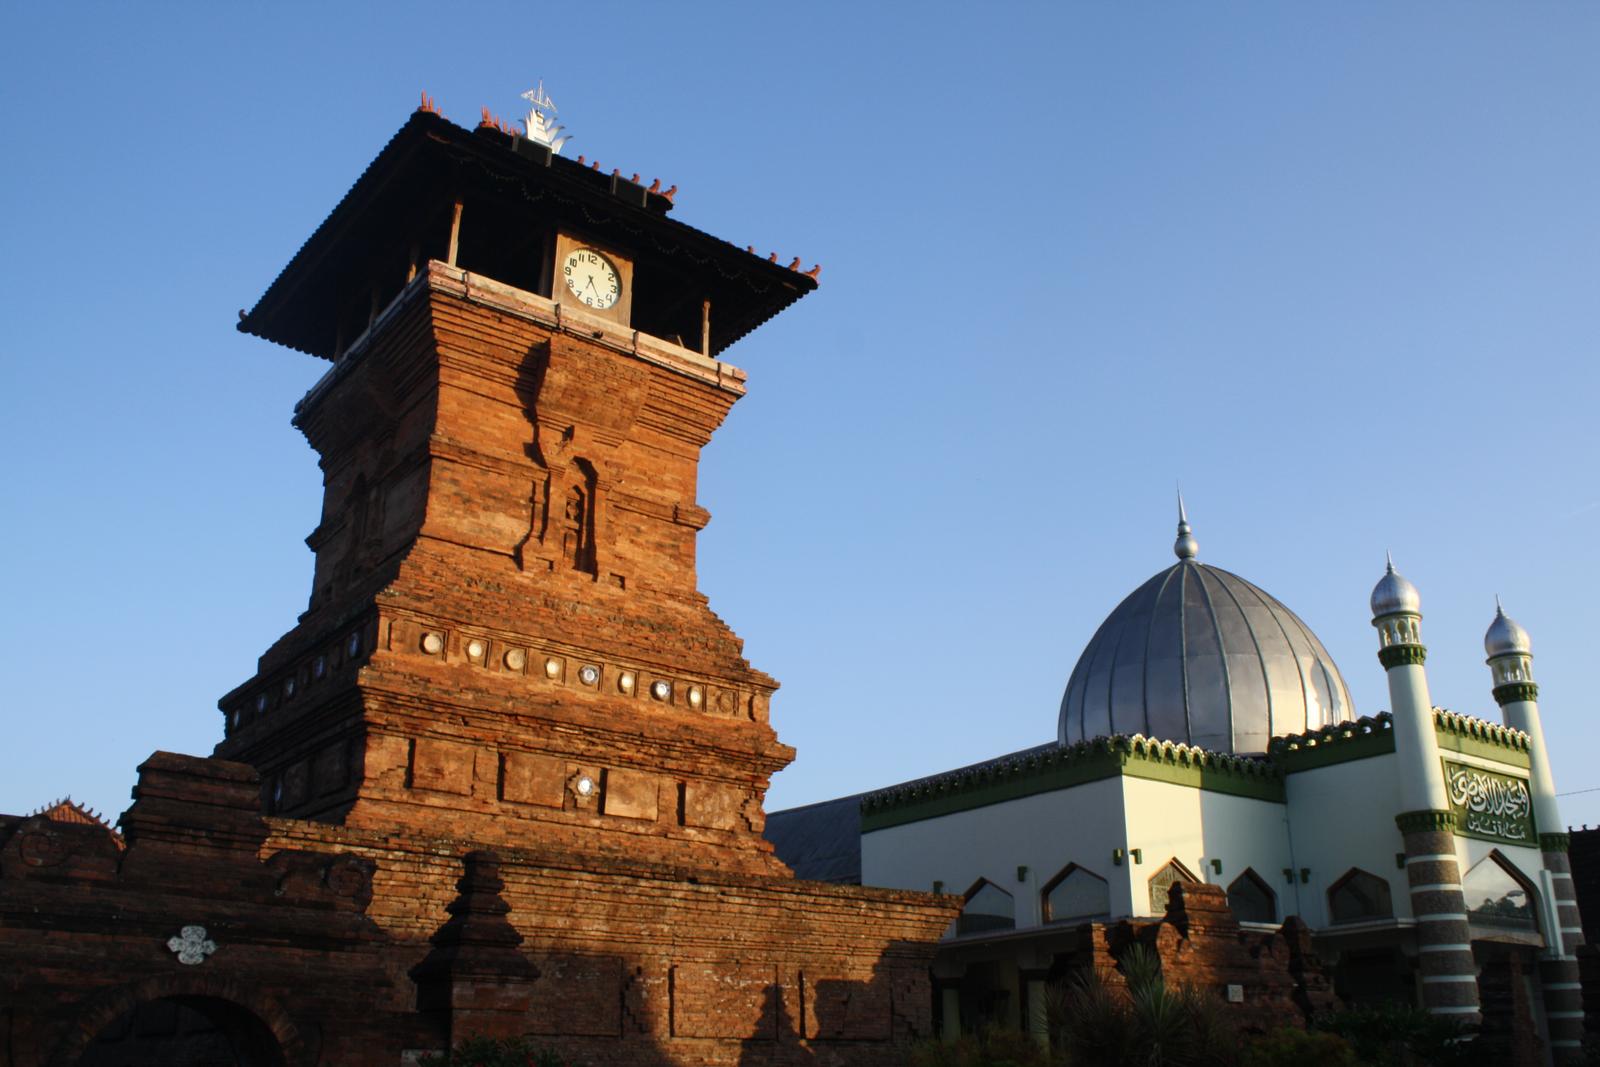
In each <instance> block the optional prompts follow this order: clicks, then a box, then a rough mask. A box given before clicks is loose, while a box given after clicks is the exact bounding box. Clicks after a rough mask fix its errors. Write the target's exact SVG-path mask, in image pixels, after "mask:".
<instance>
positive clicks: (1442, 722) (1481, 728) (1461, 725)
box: [1433, 708, 1531, 767]
mask: <svg viewBox="0 0 1600 1067" xmlns="http://www.w3.org/2000/svg"><path fill="white" fill-rule="evenodd" d="M1433 727H1434V732H1435V734H1436V735H1437V737H1438V738H1439V748H1440V749H1441V750H1443V751H1446V752H1459V753H1461V754H1462V755H1464V756H1477V757H1478V758H1479V759H1486V760H1494V761H1495V762H1496V763H1504V764H1506V765H1508V766H1512V767H1527V766H1528V746H1529V745H1530V744H1531V742H1530V740H1529V738H1528V735H1527V734H1525V733H1523V732H1522V731H1521V730H1513V729H1511V728H1510V727H1508V726H1502V725H1500V724H1499V723H1497V722H1489V721H1488V720H1486V719H1476V718H1473V717H1472V716H1471V715H1457V714H1456V713H1455V712H1453V711H1446V710H1445V709H1444V708H1434V709H1433Z"/></svg>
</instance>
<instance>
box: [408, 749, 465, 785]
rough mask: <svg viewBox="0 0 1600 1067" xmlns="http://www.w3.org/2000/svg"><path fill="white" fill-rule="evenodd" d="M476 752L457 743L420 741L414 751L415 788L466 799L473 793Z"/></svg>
mask: <svg viewBox="0 0 1600 1067" xmlns="http://www.w3.org/2000/svg"><path fill="white" fill-rule="evenodd" d="M475 754H476V753H475V750H474V749H473V747H472V746H471V745H463V744H461V743H460V742H457V741H441V740H439V739H437V738H430V737H419V738H417V740H416V741H415V742H414V743H413V744H412V747H411V776H410V777H411V788H413V789H432V790H436V791H438V792H440V793H457V794H460V795H466V794H469V793H471V792H472V762H473V756H474V755H475Z"/></svg>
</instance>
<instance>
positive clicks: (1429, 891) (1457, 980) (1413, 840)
mask: <svg viewBox="0 0 1600 1067" xmlns="http://www.w3.org/2000/svg"><path fill="white" fill-rule="evenodd" d="M1372 625H1373V626H1375V627H1376V628H1377V630H1378V661H1379V662H1380V663H1382V664H1383V667H1384V671H1385V672H1386V673H1387V675H1388V679H1389V702H1390V711H1391V714H1392V715H1393V717H1394V752H1395V757H1396V759H1397V760H1398V761H1399V767H1398V770H1399V779H1400V805H1401V809H1402V810H1401V811H1400V813H1399V814H1398V815H1396V816H1395V820H1394V821H1395V824H1396V825H1397V826H1399V828H1400V833H1401V836H1402V838H1403V839H1404V841H1405V855H1406V879H1407V884H1408V885H1409V887H1410V890H1411V914H1412V915H1413V916H1414V917H1415V918H1416V920H1417V951H1418V960H1417V966H1418V970H1420V971H1421V973H1422V1006H1423V1007H1424V1008H1425V1009H1427V1010H1428V1011H1429V1012H1432V1013H1433V1014H1435V1015H1448V1016H1450V1017H1451V1018H1453V1019H1457V1020H1460V1021H1461V1022H1464V1023H1476V1022H1478V1021H1479V1018H1480V1016H1479V1010H1478V969H1477V965H1476V964H1475V963H1474V962H1473V959H1472V943H1471V942H1472V934H1471V930H1470V928H1469V926H1468V923H1467V902H1466V898H1465V897H1464V896H1463V895H1462V892H1461V864H1460V860H1459V858H1458V856H1457V853H1456V838H1455V816H1454V815H1453V814H1452V812H1451V811H1450V802H1449V794H1448V793H1447V792H1446V790H1445V783H1444V767H1443V765H1442V764H1441V763H1440V761H1439V739H1438V735H1437V734H1436V733H1435V732H1434V720H1433V702H1432V701H1431V699H1430V698H1429V696H1428V677H1427V674H1426V673H1425V672H1424V670H1423V667H1422V664H1423V661H1424V660H1426V659H1427V657H1428V650H1427V648H1426V647H1425V646H1424V645H1423V643H1422V597H1421V596H1420V595H1419V594H1418V593H1417V587H1416V586H1414V585H1412V584H1411V583H1410V582H1408V581H1406V580H1405V578H1403V577H1401V576H1400V574H1399V573H1398V572H1396V571H1395V569H1394V560H1393V559H1390V560H1389V561H1388V568H1387V570H1386V571H1385V572H1384V575H1383V577H1382V578H1381V579H1380V580H1379V581H1378V584H1377V587H1376V588H1374V589H1373V590H1372Z"/></svg>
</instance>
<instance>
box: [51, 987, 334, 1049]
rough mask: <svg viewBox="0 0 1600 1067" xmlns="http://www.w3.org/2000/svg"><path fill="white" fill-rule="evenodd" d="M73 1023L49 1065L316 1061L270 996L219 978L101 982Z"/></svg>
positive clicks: (306, 1044)
mask: <svg viewBox="0 0 1600 1067" xmlns="http://www.w3.org/2000/svg"><path fill="white" fill-rule="evenodd" d="M75 1023H76V1024H75V1025H74V1026H72V1027H71V1029H70V1030H69V1032H68V1034H67V1035H66V1036H65V1039H64V1040H63V1041H62V1042H61V1044H60V1045H59V1046H58V1047H57V1050H56V1054H55V1055H54V1056H53V1057H52V1058H51V1060H50V1065H51V1067H105V1065H108V1064H112V1063H116V1064H140V1065H143V1064H146V1063H148V1064H150V1065H152V1067H153V1065H155V1064H161V1065H162V1067H189V1065H191V1064H192V1065H194V1067H201V1065H204V1067H213V1065H216V1064H224V1065H227V1067H311V1064H313V1063H314V1062H315V1057H314V1055H313V1052H314V1050H313V1049H310V1048H309V1047H308V1042H307V1041H306V1039H305V1037H304V1035H303V1034H301V1032H300V1030H299V1028H298V1027H296V1026H295V1025H294V1023H293V1021H292V1020H291V1019H290V1018H289V1016H288V1013H287V1012H285V1011H284V1010H283V1008H282V1007H281V1006H280V1005H278V1004H277V1002H276V1001H274V1000H272V999H271V998H270V997H266V996H263V995H261V994H260V993H259V992H256V991H253V990H250V989H247V988H245V987H243V986H242V985H240V984H239V983H237V982H233V981H230V980H228V979H225V978H200V977H189V976H178V975H174V976H169V977H165V978H156V979H150V980H147V981H144V982H138V983H135V984H133V985H128V986H119V987H117V988H115V989H109V990H104V991H102V992H100V993H98V994H96V995H95V996H93V997H91V998H90V999H89V1001H87V1002H86V1003H85V1004H84V1006H83V1008H82V1010H81V1011H80V1012H79V1014H78V1017H77V1019H76V1021H75ZM185 1057H188V1058H187V1059H186V1058H185Z"/></svg>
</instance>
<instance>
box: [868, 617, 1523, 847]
mask: <svg viewBox="0 0 1600 1067" xmlns="http://www.w3.org/2000/svg"><path fill="white" fill-rule="evenodd" d="M1390 647H1391V648H1404V647H1412V648H1420V647H1421V646H1415V645H1413V646H1403V645H1396V646H1390ZM1385 651H1388V650H1387V649H1386V650H1385ZM1434 726H1435V730H1436V733H1437V737H1438V741H1439V748H1440V749H1441V750H1443V751H1446V752H1455V753H1461V754H1464V755H1469V756H1476V757H1478V758H1480V759H1486V760H1491V761H1493V762H1495V763H1499V764H1502V765H1505V766H1509V767H1526V766H1528V735H1526V734H1524V733H1521V732H1520V731H1517V730H1510V729H1507V728H1506V727H1504V726H1501V725H1499V724H1497V723H1491V722H1486V721H1484V720H1482V719H1474V718H1471V717H1470V716H1466V715H1457V714H1455V713H1454V712H1450V711H1442V710H1440V709H1437V708H1436V709H1434ZM1393 751H1394V723H1393V717H1392V716H1391V715H1390V714H1389V713H1388V712H1383V713H1380V714H1378V715H1371V716H1367V717H1365V718H1361V719H1356V720H1355V721H1353V722H1342V723H1336V724H1334V725H1332V726H1326V727H1323V728H1322V729H1320V730H1312V731H1308V732H1306V733H1303V734H1290V735H1287V736H1285V737H1278V738H1274V739H1273V740H1272V742H1271V745H1270V748H1269V751H1268V754H1267V755H1266V756H1265V757H1252V756H1232V755H1228V754H1226V753H1220V752H1209V751H1207V750H1205V749H1201V748H1194V747H1192V746H1190V745H1184V744H1178V743H1174V742H1171V741H1158V740H1156V739H1154V738H1148V737H1144V736H1143V735H1140V734H1134V735H1133V736H1131V737H1128V736H1122V735H1118V736H1113V737H1097V738H1094V739H1092V740H1087V741H1080V742H1079V743H1077V744H1075V745H1061V744H1057V743H1054V742H1051V743H1049V744H1044V745H1039V746H1036V747H1034V748H1028V749H1023V750H1022V751H1020V752H1013V753H1010V754H1008V755H1005V756H1000V757H998V758H996V759H992V760H985V761H984V762H982V763H975V764H972V765H971V766H969V767H961V768H958V769H956V770H953V771H946V772H945V773H943V774H936V775H933V776H931V777H928V778H919V779H917V780H916V781H912V782H906V783H904V784H902V785H894V786H890V787H888V788H887V789H880V790H877V791H876V792H872V793H868V794H866V795H865V796H864V797H862V798H861V832H862V833H869V832H871V831H873V830H883V829H886V828H888V827H891V826H900V825H902V824H904V823H912V822H920V821H922V820H924V819H936V818H939V817H940V816H943V815H951V814H954V813H956V812H961V811H971V810H973V809H975V808H983V807H988V806H989V805H991V804H1002V803H1004V802H1006V801H1008V800H1020V799H1022V798H1023V797H1030V796H1036V795H1038V794H1040V793H1049V792H1053V791H1055V790H1058V789H1069V788H1071V787H1073V786H1077V785H1083V784H1085V783H1087V782H1098V781H1102V780H1104V779H1107V778H1115V777H1119V776H1120V777H1126V778H1144V779H1147V780H1149V781H1156V782H1169V783H1171V784H1173V785H1182V786H1188V787H1190V788H1194V789H1204V790H1208V791H1210V792H1214V793H1227V794H1230V795H1232V796H1240V797H1249V798H1251V799H1255V800H1266V801H1273V802H1276V803H1283V801H1284V786H1283V783H1284V778H1285V776H1286V775H1290V774H1298V773H1301V772H1303V771H1310V770H1315V769H1316V768H1318V767H1326V766H1330V765H1332V764H1335V763H1344V762H1347V761H1349V760H1359V759H1370V758H1371V757H1374V756H1383V755H1388V754H1389V753H1392V752H1393Z"/></svg>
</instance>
